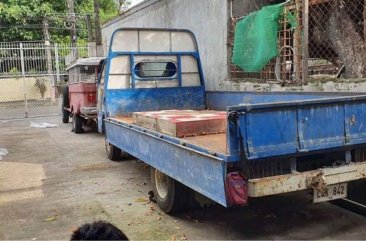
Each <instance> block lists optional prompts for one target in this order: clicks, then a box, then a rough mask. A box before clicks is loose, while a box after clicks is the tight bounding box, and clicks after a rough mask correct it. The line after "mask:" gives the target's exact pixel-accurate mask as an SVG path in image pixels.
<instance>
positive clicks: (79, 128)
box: [72, 114, 83, 134]
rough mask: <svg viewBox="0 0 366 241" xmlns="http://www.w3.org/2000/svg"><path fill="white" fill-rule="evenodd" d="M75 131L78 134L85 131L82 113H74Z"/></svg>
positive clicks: (73, 123)
mask: <svg viewBox="0 0 366 241" xmlns="http://www.w3.org/2000/svg"><path fill="white" fill-rule="evenodd" d="M72 126H73V131H74V133H76V134H80V133H82V132H83V118H82V117H81V116H80V115H77V114H74V115H73V116H72Z"/></svg>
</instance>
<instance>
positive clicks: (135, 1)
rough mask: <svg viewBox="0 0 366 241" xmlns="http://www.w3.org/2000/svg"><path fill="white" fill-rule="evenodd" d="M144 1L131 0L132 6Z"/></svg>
mask: <svg viewBox="0 0 366 241" xmlns="http://www.w3.org/2000/svg"><path fill="white" fill-rule="evenodd" d="M142 1H143V0H131V6H133V5H136V4H138V3H140V2H142Z"/></svg>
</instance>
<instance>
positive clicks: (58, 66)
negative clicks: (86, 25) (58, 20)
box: [0, 42, 88, 119]
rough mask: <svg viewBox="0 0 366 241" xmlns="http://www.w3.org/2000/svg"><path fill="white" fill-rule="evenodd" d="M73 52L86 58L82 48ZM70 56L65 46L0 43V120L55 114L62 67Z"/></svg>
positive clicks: (70, 50) (62, 79)
mask: <svg viewBox="0 0 366 241" xmlns="http://www.w3.org/2000/svg"><path fill="white" fill-rule="evenodd" d="M76 49H77V51H78V53H79V56H81V57H87V56H88V48H87V46H86V45H78V46H77V47H76ZM74 53H75V48H71V47H70V46H68V45H58V44H49V45H45V44H44V43H39V42H31V43H29V42H28V43H0V83H1V88H0V119H14V118H26V117H35V116H47V115H56V114H59V112H60V110H59V109H60V108H59V97H60V94H61V92H62V87H63V85H65V81H66V80H67V73H66V71H65V67H66V65H67V62H68V59H69V60H70V59H73V57H74V56H73V54H74Z"/></svg>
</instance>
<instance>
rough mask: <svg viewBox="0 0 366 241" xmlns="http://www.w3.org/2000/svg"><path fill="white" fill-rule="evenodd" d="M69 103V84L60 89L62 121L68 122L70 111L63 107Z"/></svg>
mask: <svg viewBox="0 0 366 241" xmlns="http://www.w3.org/2000/svg"><path fill="white" fill-rule="evenodd" d="M69 105H70V100H69V86H65V87H64V89H63V90H62V106H61V108H62V109H61V111H62V123H69V118H70V112H69V111H68V110H65V107H66V108H68V107H69Z"/></svg>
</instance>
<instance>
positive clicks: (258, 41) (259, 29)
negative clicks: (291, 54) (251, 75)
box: [232, 4, 284, 72]
mask: <svg viewBox="0 0 366 241" xmlns="http://www.w3.org/2000/svg"><path fill="white" fill-rule="evenodd" d="M283 11H284V6H283V4H276V5H271V6H267V7H264V8H262V9H261V10H259V11H257V12H253V13H251V14H250V15H248V16H247V17H246V18H244V19H243V20H241V21H240V22H238V23H237V25H236V29H235V39H234V51H233V58H232V62H233V63H234V64H236V65H238V66H239V67H240V68H242V69H243V70H244V71H245V72H258V71H260V70H261V69H262V68H263V67H265V66H266V65H267V64H268V62H269V61H270V60H271V59H272V58H274V57H276V56H277V54H278V49H277V32H278V20H279V18H280V16H281V15H283Z"/></svg>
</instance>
